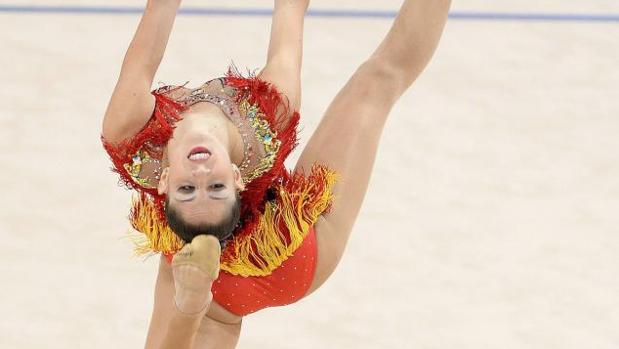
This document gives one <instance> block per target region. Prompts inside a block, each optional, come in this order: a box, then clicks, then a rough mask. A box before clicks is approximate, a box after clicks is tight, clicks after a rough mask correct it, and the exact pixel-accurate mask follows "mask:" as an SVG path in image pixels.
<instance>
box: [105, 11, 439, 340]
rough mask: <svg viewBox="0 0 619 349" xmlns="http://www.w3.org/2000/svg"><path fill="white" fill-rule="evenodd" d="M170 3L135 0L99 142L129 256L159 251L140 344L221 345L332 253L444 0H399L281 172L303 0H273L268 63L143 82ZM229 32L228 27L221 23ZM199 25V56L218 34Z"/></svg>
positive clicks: (294, 106)
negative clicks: (138, 5) (129, 197)
mask: <svg viewBox="0 0 619 349" xmlns="http://www.w3.org/2000/svg"><path fill="white" fill-rule="evenodd" d="M180 3H181V0H148V1H147V4H146V7H145V10H144V13H143V15H142V19H141V21H140V24H139V25H138V28H137V31H136V33H135V35H134V37H133V40H132V42H131V44H130V46H129V48H128V50H127V53H126V55H125V58H124V61H123V64H122V68H121V71H120V76H119V78H118V82H117V84H116V87H115V89H114V91H113V93H112V97H111V99H110V102H109V105H108V107H107V110H106V112H105V116H104V119H103V128H102V137H101V138H102V142H103V145H104V148H105V150H106V151H107V152H108V154H109V156H110V158H111V160H112V163H113V165H114V171H116V172H117V173H118V174H119V176H120V181H121V183H122V184H123V185H124V186H126V187H127V188H129V189H133V190H135V191H136V196H135V198H134V200H133V207H132V210H131V213H130V222H131V225H132V227H133V228H134V230H135V231H136V232H139V234H140V237H141V238H140V240H139V241H137V246H136V250H137V252H138V253H144V254H148V253H158V254H161V259H160V264H159V272H158V276H157V281H156V285H155V301H154V308H153V313H152V318H151V322H150V326H149V330H148V336H147V339H146V348H234V347H235V346H236V344H237V342H238V338H239V335H240V330H241V320H242V318H243V317H244V316H246V315H249V314H251V313H253V312H256V311H258V310H261V309H264V308H267V307H273V306H281V305H286V304H290V303H293V302H296V301H298V300H299V299H302V298H304V297H306V296H307V295H309V294H310V293H312V292H313V291H315V290H316V289H317V288H319V287H320V286H321V285H322V284H323V283H324V282H325V281H326V280H327V278H328V277H329V276H330V275H331V274H332V272H333V271H334V269H335V267H336V265H337V264H338V262H339V260H340V258H341V257H342V254H343V252H344V249H345V246H346V243H347V241H348V238H349V236H350V233H351V231H352V228H353V224H354V222H355V219H356V217H357V215H358V213H359V209H360V207H361V204H362V202H363V198H364V196H365V193H366V190H367V187H368V182H369V180H370V175H371V172H372V167H373V164H374V160H375V156H376V151H377V148H378V144H379V140H380V137H381V133H382V130H383V126H384V124H385V122H386V120H387V116H388V115H389V112H390V110H391V108H392V106H393V105H394V103H395V102H396V101H397V99H398V98H399V97H400V96H401V95H402V93H404V91H405V90H406V89H407V88H408V87H409V86H411V84H412V83H413V82H414V81H415V80H416V78H417V77H418V76H419V75H420V74H421V72H422V71H423V69H424V68H425V66H426V65H427V64H428V62H429V61H430V58H431V56H432V55H433V53H434V51H435V49H436V46H437V44H438V41H439V39H440V37H441V34H442V31H443V27H444V25H445V21H446V19H447V13H448V10H449V6H450V1H449V0H405V1H404V3H403V5H402V7H401V8H400V11H399V13H398V15H397V17H396V19H395V21H394V23H393V25H392V27H391V29H390V30H389V32H388V33H387V35H386V37H385V38H384V39H383V41H382V42H381V44H380V45H379V46H378V48H377V49H376V50H375V51H374V53H373V54H372V55H371V56H370V57H369V58H367V59H366V60H365V61H364V62H363V63H362V64H361V65H360V66H359V67H358V69H357V70H356V72H355V73H354V74H353V75H352V77H351V78H350V79H349V81H348V82H347V83H346V85H345V86H344V87H343V88H342V90H341V91H340V92H339V93H338V94H337V96H336V97H335V99H334V100H333V102H332V103H331V105H330V106H329V107H328V109H327V111H326V112H325V115H324V116H323V118H322V120H321V122H320V124H319V126H318V128H317V129H316V131H315V132H314V133H313V135H312V136H311V139H310V140H309V142H308V143H307V144H306V145H305V148H304V150H303V152H302V154H301V156H300V158H299V160H298V162H297V164H296V166H295V168H294V170H292V171H288V170H287V169H286V168H285V167H284V160H285V159H286V157H287V156H288V155H289V154H290V152H291V151H292V150H293V149H294V148H295V146H296V145H297V128H298V123H299V113H298V110H299V107H300V103H301V87H300V86H301V82H300V72H301V58H302V47H303V45H302V42H303V22H304V16H305V12H306V11H307V7H308V3H309V0H275V2H274V11H273V18H272V24H271V37H270V43H269V47H268V51H267V58H266V65H265V67H264V68H263V69H262V70H261V71H260V72H259V73H258V74H257V75H252V74H246V76H243V75H242V74H240V73H239V72H238V71H237V70H236V68H235V67H234V66H232V67H230V68H229V69H228V72H227V73H226V74H225V76H223V77H221V78H217V79H213V80H209V81H207V82H206V83H203V84H201V85H199V86H196V87H189V86H187V85H186V84H185V85H180V86H175V85H166V86H163V87H159V88H157V89H155V90H154V91H151V86H152V84H153V81H154V76H155V74H156V72H157V69H158V67H159V64H160V62H161V59H162V57H163V54H164V51H165V48H166V46H167V42H168V38H169V36H170V33H171V31H172V27H173V23H174V20H175V17H176V13H177V10H178V8H179V6H180ZM231 34H234V32H232V33H231ZM227 39H229V38H212V37H208V33H207V32H204V33H201V34H200V35H196V40H195V41H194V43H195V45H204V46H206V47H204V52H205V54H204V55H203V58H204V59H208V56H209V55H211V54H213V52H214V51H213V50H212V48H213V47H214V46H215V45H216V43H217V40H227Z"/></svg>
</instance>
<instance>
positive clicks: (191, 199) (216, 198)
mask: <svg viewBox="0 0 619 349" xmlns="http://www.w3.org/2000/svg"><path fill="white" fill-rule="evenodd" d="M195 198H196V196H195V195H194V196H193V197H192V198H190V199H185V200H179V199H176V201H178V202H191V201H193V200H194V199H195ZM209 198H211V199H213V200H226V199H227V198H228V196H226V197H223V198H218V197H213V196H210V195H209Z"/></svg>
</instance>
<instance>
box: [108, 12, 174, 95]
mask: <svg viewBox="0 0 619 349" xmlns="http://www.w3.org/2000/svg"><path fill="white" fill-rule="evenodd" d="M180 3H181V0H148V2H147V4H146V8H145V9H144V14H143V15H142V19H141V21H140V24H139V25H138V28H137V30H136V32H135V35H134V37H133V40H132V41H131V44H130V45H129V48H128V49H127V53H126V55H125V59H124V61H123V65H122V69H121V80H122V79H125V78H127V79H132V80H133V79H135V78H138V79H141V80H142V81H144V83H148V87H147V88H149V89H150V85H151V84H152V81H153V79H154V76H155V73H156V72H157V69H158V68H159V64H160V63H161V60H162V59H163V54H164V52H165V49H166V46H167V44H168V39H169V37H170V33H171V32H172V27H173V25H174V19H175V18H176V12H177V10H178V7H179V6H180ZM119 82H120V81H119Z"/></svg>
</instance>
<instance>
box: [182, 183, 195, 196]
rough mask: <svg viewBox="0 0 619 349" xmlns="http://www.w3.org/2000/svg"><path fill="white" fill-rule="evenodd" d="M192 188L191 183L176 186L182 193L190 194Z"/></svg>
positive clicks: (193, 188)
mask: <svg viewBox="0 0 619 349" xmlns="http://www.w3.org/2000/svg"><path fill="white" fill-rule="evenodd" d="M194 190H195V187H194V186H193V185H182V186H180V187H178V191H179V192H181V193H183V194H191V193H193V191H194Z"/></svg>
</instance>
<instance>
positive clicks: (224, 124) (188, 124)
mask: <svg viewBox="0 0 619 349" xmlns="http://www.w3.org/2000/svg"><path fill="white" fill-rule="evenodd" d="M195 131H198V132H200V131H203V132H207V133H209V134H211V135H212V136H213V137H215V138H217V140H218V141H219V142H221V144H223V145H224V147H225V148H226V150H227V151H228V154H229V155H230V160H231V161H232V162H233V163H235V164H237V165H240V163H241V162H242V161H243V157H244V149H245V147H244V144H243V138H242V137H241V134H240V133H239V129H238V128H237V127H236V126H235V125H234V124H233V123H232V121H230V119H229V118H228V117H227V116H226V115H225V114H224V113H223V112H222V111H221V109H219V108H218V107H217V106H215V105H213V104H210V103H199V104H197V105H195V106H193V107H192V108H191V109H190V110H188V111H187V112H185V113H183V118H182V119H181V120H179V121H178V122H177V123H176V125H175V130H174V133H175V134H177V133H182V132H195Z"/></svg>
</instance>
